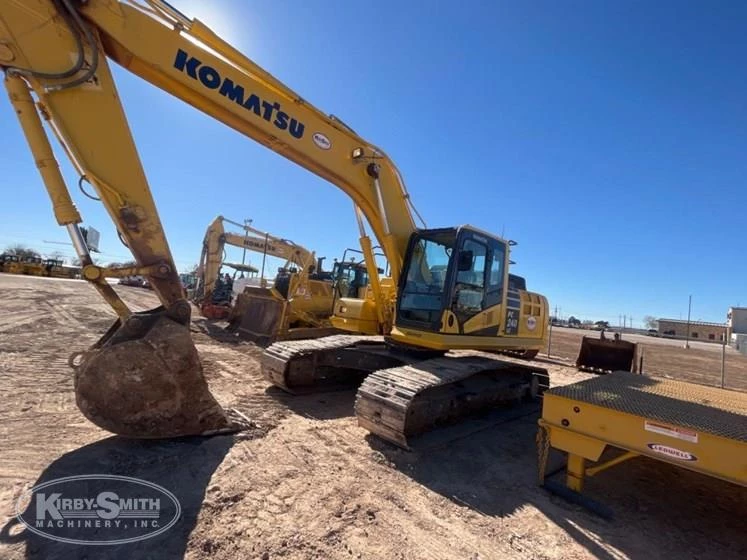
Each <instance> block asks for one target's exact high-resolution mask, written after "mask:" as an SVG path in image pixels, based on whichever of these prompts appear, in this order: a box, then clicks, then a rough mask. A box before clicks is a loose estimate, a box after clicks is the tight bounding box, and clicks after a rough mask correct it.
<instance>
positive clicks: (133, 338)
mask: <svg viewBox="0 0 747 560" xmlns="http://www.w3.org/2000/svg"><path fill="white" fill-rule="evenodd" d="M70 365H71V366H72V367H73V368H74V370H75V375H74V383H75V399H76V403H77V405H78V408H79V409H80V410H81V412H82V413H83V415H84V416H85V417H86V418H88V419H89V420H90V421H91V422H93V423H94V424H96V425H97V426H99V427H101V428H103V429H105V430H108V431H110V432H113V433H115V434H118V435H121V436H126V437H132V438H168V437H179V436H190V435H212V434H216V433H223V432H225V433H229V432H234V431H237V430H239V429H241V428H240V426H239V425H238V424H236V423H235V422H233V421H232V420H230V419H229V418H228V416H227V415H226V413H225V412H224V410H223V409H222V408H221V406H220V405H219V404H218V402H217V401H216V400H215V398H213V395H212V394H211V393H210V390H209V389H208V386H207V382H206V381H205V378H204V377H203V374H202V365H201V364H200V359H199V356H198V355H197V350H196V348H195V345H194V343H193V342H192V337H191V335H190V332H189V324H186V325H185V324H182V323H179V322H177V321H176V320H174V319H172V318H171V317H169V316H168V315H166V312H165V311H164V310H163V309H162V308H159V309H155V310H152V311H146V312H143V313H135V314H133V315H132V316H131V317H130V318H129V319H127V321H125V322H124V324H122V323H121V322H120V321H119V320H117V322H116V323H115V324H114V325H113V326H112V327H111V328H110V329H109V331H108V332H107V333H106V334H105V335H104V336H103V337H102V338H101V340H99V341H98V342H97V343H96V344H95V345H94V346H93V347H92V348H91V349H90V350H88V351H87V352H83V353H79V354H74V355H73V356H71V359H70Z"/></svg>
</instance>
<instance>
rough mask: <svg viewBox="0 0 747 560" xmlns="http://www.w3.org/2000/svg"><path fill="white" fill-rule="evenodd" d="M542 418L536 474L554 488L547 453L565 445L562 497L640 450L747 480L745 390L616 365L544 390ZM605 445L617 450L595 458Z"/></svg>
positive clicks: (660, 458) (689, 466)
mask: <svg viewBox="0 0 747 560" xmlns="http://www.w3.org/2000/svg"><path fill="white" fill-rule="evenodd" d="M539 426H540V428H539V433H538V436H537V443H538V452H539V468H540V482H541V483H542V484H544V485H545V486H546V487H548V488H549V489H550V490H555V491H557V490H558V489H559V488H558V486H557V485H552V484H551V483H550V482H549V481H546V480H545V477H546V473H545V469H546V465H547V457H548V454H549V450H550V448H551V447H552V448H555V449H558V450H561V451H565V452H567V454H568V463H567V467H566V487H567V488H563V487H562V486H561V487H560V489H562V493H563V494H565V495H566V497H572V496H574V495H575V497H576V498H580V496H579V495H578V494H577V493H580V492H581V490H582V489H583V484H584V478H585V477H587V476H593V475H595V474H597V473H599V472H601V471H603V470H606V469H608V468H610V467H612V466H614V465H617V464H619V463H622V462H624V461H626V460H628V459H631V458H633V457H637V456H639V455H641V456H646V457H651V458H652V459H656V460H658V461H664V462H666V463H671V464H673V465H677V466H679V467H683V468H686V469H690V470H692V471H696V472H699V473H703V474H706V475H708V476H713V477H716V478H720V479H722V480H726V481H728V482H733V483H736V484H739V485H741V486H747V393H743V392H739V391H732V390H728V389H719V388H717V387H706V386H702V385H696V384H693V383H685V382H682V381H673V380H671V379H664V378H658V377H649V376H644V375H636V374H633V373H629V372H623V371H618V372H615V373H612V374H610V375H606V376H602V377H595V378H592V379H588V380H586V381H581V382H579V383H574V384H571V385H566V386H564V387H555V388H553V389H550V390H548V391H546V392H545V394H544V400H543V405H542V418H541V419H540V421H539ZM608 446H611V447H615V448H618V449H620V450H622V453H621V454H618V455H616V456H614V458H611V459H608V460H605V461H602V462H598V461H600V459H601V458H602V453H603V452H604V451H605V449H606V448H607V447H608ZM588 461H595V462H598V463H596V464H595V465H593V466H587V462H588ZM569 490H570V492H569ZM578 501H580V502H581V503H586V504H587V505H588V504H589V503H592V502H591V501H589V500H585V499H579V500H578Z"/></svg>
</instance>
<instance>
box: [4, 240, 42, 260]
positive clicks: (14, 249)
mask: <svg viewBox="0 0 747 560" xmlns="http://www.w3.org/2000/svg"><path fill="white" fill-rule="evenodd" d="M5 252H6V253H7V254H9V255H16V256H17V257H18V258H19V259H21V260H23V259H27V258H37V257H40V256H41V255H40V254H39V253H38V252H36V251H34V250H33V249H31V248H30V247H26V246H25V245H21V244H20V243H18V244H16V245H11V246H10V247H6V249H5Z"/></svg>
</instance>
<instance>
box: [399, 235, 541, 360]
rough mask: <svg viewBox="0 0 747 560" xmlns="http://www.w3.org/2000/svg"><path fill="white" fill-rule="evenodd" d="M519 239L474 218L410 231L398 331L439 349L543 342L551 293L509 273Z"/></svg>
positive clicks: (526, 346)
mask: <svg viewBox="0 0 747 560" xmlns="http://www.w3.org/2000/svg"><path fill="white" fill-rule="evenodd" d="M513 245H515V242H513V241H508V240H504V239H501V238H499V237H496V236H493V235H490V234H488V233H485V232H483V231H481V230H478V229H476V228H473V227H471V226H461V227H458V228H442V229H431V230H420V231H418V232H416V233H414V234H412V236H411V238H410V242H409V245H408V249H407V252H406V254H405V260H404V266H403V272H402V275H401V276H400V281H399V298H398V299H397V307H396V319H395V325H394V329H393V330H392V338H393V339H394V340H395V341H398V342H401V343H409V344H412V343H413V341H415V340H417V344H418V345H422V346H424V347H426V348H432V349H439V350H447V349H457V348H469V349H485V350H491V351H504V350H505V351H514V350H515V351H517V352H531V353H536V352H537V351H538V350H539V349H541V347H542V345H543V344H544V337H545V332H546V330H545V329H546V323H547V300H546V299H545V298H544V297H542V296H540V295H539V294H533V293H531V292H528V291H526V287H525V283H524V282H523V279H522V278H521V277H518V276H514V275H510V274H508V267H509V264H510V260H509V252H510V247H511V246H513ZM519 280H521V282H519ZM499 341H500V342H499Z"/></svg>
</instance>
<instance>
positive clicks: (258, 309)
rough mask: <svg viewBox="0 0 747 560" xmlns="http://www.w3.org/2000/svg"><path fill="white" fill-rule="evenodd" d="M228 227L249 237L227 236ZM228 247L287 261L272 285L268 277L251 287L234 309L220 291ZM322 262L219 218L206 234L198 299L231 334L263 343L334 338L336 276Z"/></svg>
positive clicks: (289, 243) (305, 251)
mask: <svg viewBox="0 0 747 560" xmlns="http://www.w3.org/2000/svg"><path fill="white" fill-rule="evenodd" d="M224 223H230V224H233V225H235V226H238V227H241V228H242V229H243V230H244V233H243V234H238V233H232V232H227V231H225V228H224ZM226 245H232V246H235V247H243V248H245V249H247V250H249V251H254V252H258V253H261V254H262V255H263V262H264V257H265V256H271V257H276V258H279V259H283V260H284V261H285V264H284V265H283V266H282V267H280V269H279V270H278V274H277V276H276V277H275V279H274V281H273V283H272V285H271V286H268V285H267V282H266V281H265V280H264V278H262V279H261V281H260V285H258V286H255V285H246V286H245V288H244V290H243V292H241V293H239V294H238V297H237V298H236V302H235V304H234V305H233V307H231V305H230V294H217V293H216V291H215V286H216V280H218V279H219V275H220V267H221V264H223V256H224V250H225V246H226ZM322 261H323V259H317V258H316V254H315V253H314V252H313V251H310V250H308V249H306V248H305V247H302V246H301V245H298V244H296V243H294V242H293V241H290V240H288V239H282V238H280V237H276V236H273V235H270V234H268V233H265V232H262V231H261V230H259V229H257V228H254V227H252V226H250V225H244V224H239V223H238V222H233V221H231V220H228V219H226V218H224V217H223V216H218V217H217V218H215V220H213V221H212V222H211V223H210V225H209V226H208V228H207V230H206V232H205V238H204V241H203V245H202V254H201V256H200V264H199V265H198V268H197V285H196V288H195V294H194V300H195V302H196V303H198V304H199V305H200V307H201V310H202V312H203V315H205V316H206V317H209V318H215V319H226V318H227V319H228V320H229V328H230V329H231V330H234V331H237V332H238V333H239V335H240V336H241V337H242V338H245V339H249V340H253V341H254V342H257V343H260V344H267V343H269V342H271V341H273V340H276V339H279V338H283V339H285V338H292V337H301V336H303V337H306V336H312V333H314V335H315V336H323V335H324V334H330V333H331V332H333V329H331V328H330V327H329V316H330V315H331V314H332V302H333V293H332V284H333V283H332V273H325V272H324V271H322V269H321V268H322ZM263 272H264V270H263ZM224 291H225V290H224ZM216 295H217V296H218V297H216Z"/></svg>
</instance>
